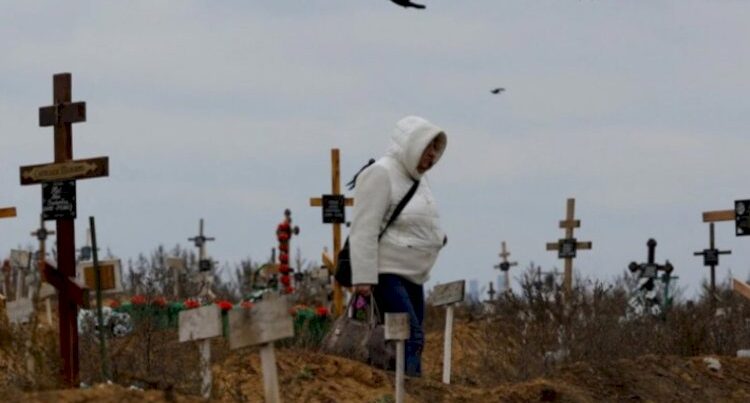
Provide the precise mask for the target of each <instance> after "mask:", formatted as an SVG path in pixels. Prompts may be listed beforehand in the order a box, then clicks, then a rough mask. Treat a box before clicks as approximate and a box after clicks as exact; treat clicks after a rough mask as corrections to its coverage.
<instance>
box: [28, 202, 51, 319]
mask: <svg viewBox="0 0 750 403" xmlns="http://www.w3.org/2000/svg"><path fill="white" fill-rule="evenodd" d="M50 235H55V231H50V230H48V229H47V228H46V226H45V225H44V217H43V216H42V215H41V214H40V215H39V228H38V229H37V230H36V231H34V232H32V233H31V236H33V237H35V238H36V239H37V241H39V250H38V251H37V258H36V261H37V268H38V269H39V275H40V279H41V281H40V285H39V298H41V299H43V300H44V306H45V308H46V312H47V323H48V324H50V325H51V324H52V304H51V303H50V300H49V297H51V296H52V295H54V290H51V289H49V288H50V287H51V285H49V283H48V282H46V281H45V279H44V264H45V262H46V257H47V237H48V236H50Z"/></svg>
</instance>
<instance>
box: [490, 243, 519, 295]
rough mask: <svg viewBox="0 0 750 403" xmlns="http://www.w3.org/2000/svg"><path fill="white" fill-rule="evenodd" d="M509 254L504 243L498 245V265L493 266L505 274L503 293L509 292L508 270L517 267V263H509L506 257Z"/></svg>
mask: <svg viewBox="0 0 750 403" xmlns="http://www.w3.org/2000/svg"><path fill="white" fill-rule="evenodd" d="M509 256H510V252H508V250H507V249H506V248H505V241H503V242H502V243H501V244H500V258H501V259H502V260H501V261H500V264H497V265H495V268H496V269H499V270H500V271H502V272H503V273H504V274H505V292H508V291H510V273H509V272H510V268H511V267H513V266H518V262H509V261H508V257H509Z"/></svg>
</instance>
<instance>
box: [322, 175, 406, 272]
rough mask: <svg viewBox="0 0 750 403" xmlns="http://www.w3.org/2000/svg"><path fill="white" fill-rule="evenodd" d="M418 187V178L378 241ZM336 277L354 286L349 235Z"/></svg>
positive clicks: (342, 250)
mask: <svg viewBox="0 0 750 403" xmlns="http://www.w3.org/2000/svg"><path fill="white" fill-rule="evenodd" d="M418 187H419V181H418V180H416V181H414V184H413V185H411V188H409V191H408V192H406V195H404V197H403V198H402V199H401V201H400V202H398V205H397V206H396V209H395V210H393V214H391V218H390V219H388V223H387V224H385V228H383V230H382V231H380V235H378V242H380V238H382V237H383V234H385V230H387V229H388V227H389V226H390V225H391V224H392V223H393V222H394V221H396V218H398V215H399V214H401V211H402V210H403V209H404V207H406V205H407V204H408V203H409V200H411V197H412V196H414V193H416V192H417V188H418ZM334 278H336V281H337V282H338V283H339V284H341V285H342V286H344V287H351V286H352V263H351V260H350V258H349V237H346V242H345V243H344V247H343V248H341V251H339V255H338V263H337V265H336V273H335V274H334Z"/></svg>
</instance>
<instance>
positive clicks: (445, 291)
mask: <svg viewBox="0 0 750 403" xmlns="http://www.w3.org/2000/svg"><path fill="white" fill-rule="evenodd" d="M465 283H466V281H465V280H459V281H453V282H450V283H447V284H439V285H436V286H435V288H433V289H432V294H430V299H431V300H432V305H434V306H440V305H448V304H454V303H456V302H461V301H463V300H464V289H465V287H464V286H465Z"/></svg>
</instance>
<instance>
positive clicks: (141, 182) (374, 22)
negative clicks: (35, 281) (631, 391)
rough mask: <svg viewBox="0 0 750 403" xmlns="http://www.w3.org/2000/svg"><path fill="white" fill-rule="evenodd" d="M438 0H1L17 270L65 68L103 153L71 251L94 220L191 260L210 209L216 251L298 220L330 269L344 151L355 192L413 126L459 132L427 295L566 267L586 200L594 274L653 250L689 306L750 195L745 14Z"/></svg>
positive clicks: (1, 173)
mask: <svg viewBox="0 0 750 403" xmlns="http://www.w3.org/2000/svg"><path fill="white" fill-rule="evenodd" d="M424 2H425V3H426V4H427V9H426V10H423V11H420V10H413V9H409V10H405V9H402V8H400V7H397V6H395V5H394V4H392V3H390V2H389V1H387V0H305V1H301V0H281V1H152V0H149V1H128V2H116V1H87V2H83V1H66V2H64V3H62V2H17V1H0V136H2V137H1V138H2V141H1V142H0V189H1V191H0V207H2V206H16V207H17V208H18V217H17V218H15V219H7V220H2V221H0V250H2V251H3V252H2V255H6V254H7V253H8V251H9V250H10V249H11V248H13V247H17V246H25V245H32V244H35V241H34V239H33V238H32V237H31V236H29V232H30V231H31V230H33V229H34V228H36V226H37V225H38V215H39V213H40V209H41V190H40V187H39V186H24V187H21V186H20V185H19V179H18V167H19V166H21V165H30V164H37V163H44V162H50V161H52V159H53V153H52V151H53V149H52V140H53V136H52V129H51V128H40V127H38V108H39V107H40V106H46V105H49V104H50V103H51V100H52V75H53V74H54V73H58V72H71V73H72V74H73V98H74V100H80V101H85V102H86V105H87V115H88V116H87V119H88V120H87V122H85V123H79V124H76V125H74V157H75V158H89V157H95V156H101V155H106V156H109V158H110V176H109V177H108V178H101V179H92V180H86V181H80V182H78V192H77V193H78V220H77V221H76V230H77V239H78V242H79V243H80V242H83V241H84V240H85V228H86V226H87V223H88V217H89V216H91V215H93V216H95V217H96V220H97V230H98V235H97V237H98V239H99V242H100V244H102V245H103V246H105V247H109V248H110V249H111V250H112V251H113V252H114V253H115V254H116V255H118V256H120V257H122V258H123V259H127V258H128V257H134V256H136V255H137V254H138V253H139V252H150V251H152V250H153V249H154V248H155V247H156V246H157V245H159V244H164V245H166V246H173V245H175V244H181V245H183V246H185V247H188V246H190V244H189V242H188V241H187V238H188V237H191V236H194V235H195V233H196V232H197V230H198V220H199V218H201V217H203V218H205V220H206V232H207V234H208V235H209V236H215V237H216V242H213V243H210V244H209V247H208V250H209V253H210V254H211V255H212V256H213V257H214V258H215V259H218V260H220V261H223V262H238V261H239V260H240V259H242V258H246V257H252V258H253V259H254V260H264V259H267V257H268V255H269V251H270V249H271V248H272V247H273V246H275V245H276V240H275V235H274V231H275V226H276V224H277V223H278V222H279V221H280V220H281V219H282V213H283V210H284V208H287V207H288V208H291V209H292V212H293V218H294V221H295V224H297V225H299V226H300V227H301V234H300V235H299V237H296V238H294V239H293V241H292V248H293V249H295V250H296V248H297V247H300V248H301V251H302V254H303V255H304V257H305V258H308V259H315V260H317V259H319V256H320V252H321V250H322V248H323V246H324V245H330V243H331V230H330V226H328V225H324V224H322V223H321V213H320V210H319V209H318V208H312V207H309V206H308V200H309V198H310V197H311V196H319V195H320V194H322V193H328V192H329V191H330V176H329V175H330V157H329V153H330V151H329V150H330V149H331V148H333V147H338V148H340V149H341V158H342V160H341V163H342V177H343V178H344V179H346V180H348V178H349V177H350V176H351V175H352V174H353V173H354V172H355V171H356V170H357V169H358V168H359V167H360V166H361V165H362V164H363V163H365V162H366V161H367V159H369V158H370V157H377V156H380V155H381V154H382V153H383V152H384V151H385V149H386V148H387V145H388V142H389V139H390V135H391V132H392V130H393V126H394V124H395V122H396V121H397V120H398V119H399V118H401V117H403V116H405V115H410V114H416V115H420V116H423V117H425V118H427V119H429V120H431V121H433V122H434V123H436V124H437V125H439V126H441V127H443V128H444V129H445V131H446V133H447V134H448V147H447V150H446V152H445V154H444V156H443V158H442V160H441V161H440V163H439V164H438V165H437V166H436V167H435V168H434V169H433V170H432V171H430V173H429V174H428V176H429V178H430V182H431V185H432V187H433V191H434V193H435V195H436V198H437V201H438V204H439V207H440V211H441V215H442V219H443V224H444V229H445V230H446V232H447V233H448V236H449V244H448V246H447V247H446V249H444V251H443V253H442V254H441V256H440V258H439V260H438V263H437V265H436V266H435V268H434V270H433V276H432V280H431V281H430V283H429V284H434V283H435V282H436V281H440V282H445V281H450V280H455V279H462V278H466V279H472V278H476V279H479V280H480V281H482V282H483V283H486V282H488V281H490V279H494V278H496V276H497V274H498V272H497V271H496V270H493V268H492V267H493V265H495V264H497V263H498V260H499V258H498V256H497V255H498V253H499V250H500V242H501V241H503V240H504V241H506V242H507V244H508V247H509V249H510V252H511V253H512V255H511V259H512V260H515V261H518V262H520V266H521V267H526V266H528V264H529V262H530V261H534V262H535V263H538V264H541V265H542V267H543V268H545V269H551V268H552V267H555V266H556V267H562V261H559V260H557V258H556V253H553V252H547V251H545V243H546V242H548V241H554V240H556V239H558V238H560V237H562V236H563V231H562V230H561V229H559V228H558V221H559V220H561V219H562V218H564V215H565V199H566V198H568V197H575V198H576V216H577V218H579V219H581V220H582V225H581V228H579V229H577V230H576V236H577V238H578V239H579V240H582V241H592V242H593V246H594V247H593V250H592V251H581V252H579V258H578V259H576V260H575V267H576V270H577V271H578V272H579V273H580V274H582V275H584V276H590V277H595V278H599V279H602V280H611V279H613V278H614V276H615V275H617V274H619V273H621V272H622V271H623V270H624V269H625V268H626V266H627V264H628V263H629V262H630V261H633V260H638V261H643V260H645V258H646V241H647V239H648V238H649V237H654V238H656V239H657V241H658V242H659V245H658V247H657V252H656V257H657V260H658V261H660V262H663V261H664V260H665V259H667V258H668V259H670V261H672V262H673V264H674V265H675V268H676V273H675V274H676V275H678V276H680V280H679V282H680V284H681V285H683V286H687V287H688V290H689V292H691V293H692V292H695V290H697V288H698V286H699V284H700V282H701V281H702V279H704V278H706V276H707V273H708V269H707V268H704V267H703V266H702V260H701V259H700V258H698V257H694V256H693V252H694V251H698V250H702V249H703V248H705V247H707V245H708V226H707V224H704V223H702V222H701V212H703V211H707V210H724V209H731V208H733V202H734V200H736V199H745V198H750V188H748V185H747V175H746V170H747V161H748V158H747V156H748V151H749V147H748V146H750V140H748V133H747V130H748V128H750V108H749V107H750V102H748V93H750V41H748V38H750V24H748V21H750V2H747V1H730V0H726V1H692V0H676V1H624V0H621V1H590V0H583V1H573V0H556V1H551V0H546V1H532V0H515V1H499V0H472V1H455V0H424ZM498 86H500V87H505V88H506V89H507V91H506V92H504V93H502V94H500V95H492V94H490V92H489V91H490V89H492V88H494V87H498ZM49 224H50V225H49V227H50V228H51V227H52V225H51V224H52V223H49ZM716 234H717V244H718V246H719V247H720V248H722V249H731V250H732V254H731V255H729V256H722V258H721V266H720V267H719V268H718V273H719V278H723V276H724V275H725V273H726V272H727V271H728V270H730V269H731V271H732V272H733V273H734V274H735V275H737V276H739V277H742V278H746V277H748V275H749V274H750V248H748V244H747V242H749V241H750V238H743V237H735V235H734V224H733V223H720V224H718V225H717V231H716ZM519 273H520V271H519V270H516V271H514V272H513V275H514V276H518V275H519Z"/></svg>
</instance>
